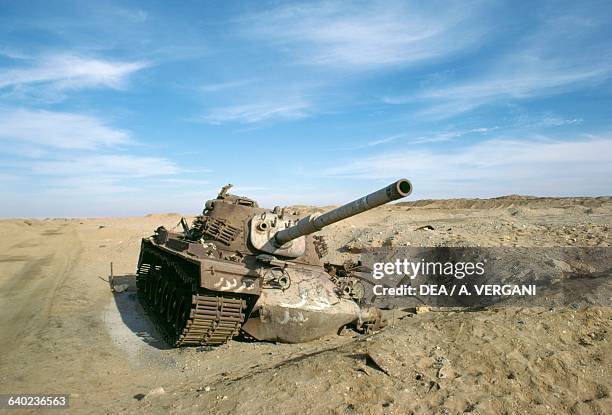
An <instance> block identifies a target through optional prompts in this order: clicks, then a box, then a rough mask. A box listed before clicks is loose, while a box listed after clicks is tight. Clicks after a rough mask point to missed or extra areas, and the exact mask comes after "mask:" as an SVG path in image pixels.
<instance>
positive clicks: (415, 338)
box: [0, 196, 612, 414]
mask: <svg viewBox="0 0 612 415" xmlns="http://www.w3.org/2000/svg"><path fill="white" fill-rule="evenodd" d="M297 209H299V210H300V211H304V212H306V211H313V210H324V209H325V208H320V209H315V208H311V207H297ZM179 219H180V215H176V214H152V215H147V216H145V217H132V218H92V219H84V218H83V219H53V218H49V219H44V220H39V219H36V220H35V219H11V220H2V221H0V232H2V235H4V237H3V238H2V239H1V240H0V298H1V301H0V314H1V316H2V319H1V320H0V325H1V333H2V336H0V352H1V353H0V393H69V394H70V408H69V409H68V411H69V412H72V413H217V414H226V413H239V414H265V413H296V414H297V413H299V414H304V413H313V414H320V413H323V414H324V413H333V414H410V413H415V414H420V413H424V414H425V413H438V414H459V413H473V414H491V413H496V414H499V413H501V414H503V413H507V414H519V413H529V414H560V413H570V414H606V413H608V414H609V413H612V397H610V393H611V392H612V375H611V374H612V345H611V342H610V336H611V335H612V308H610V307H609V306H592V305H589V304H572V305H563V306H554V307H553V306H551V307H528V306H524V307H490V308H488V309H485V310H481V311H473V310H436V309H433V310H431V311H429V312H424V313H413V312H411V311H410V310H404V311H402V310H398V312H397V315H395V314H394V316H393V321H392V323H391V324H390V325H389V326H388V327H386V328H385V329H383V330H382V331H380V332H378V333H375V334H371V335H365V336H364V335H359V334H357V333H354V332H352V331H346V332H344V333H342V335H339V336H335V337H330V338H324V339H321V340H317V341H314V342H311V343H306V344H274V343H262V342H249V341H246V340H234V341H231V342H229V343H227V344H225V345H223V346H220V347H217V348H183V349H170V348H167V347H166V346H165V345H164V343H163V342H162V341H161V340H160V339H159V337H158V335H157V334H156V332H155V330H154V329H153V328H152V327H151V325H150V324H149V322H148V320H147V318H146V315H145V314H144V312H143V310H142V308H141V307H140V305H139V303H138V301H137V298H136V295H135V288H134V284H133V281H134V277H133V274H134V272H135V270H136V263H137V260H138V251H139V247H140V239H141V238H143V237H147V236H148V235H150V234H151V233H152V231H153V230H154V229H155V228H156V227H157V226H159V225H164V226H166V227H167V228H173V227H175V226H176V225H177V223H178V221H179ZM424 225H430V227H431V228H433V229H428V228H422V229H420V230H417V228H421V227H423V226H424ZM611 226H612V198H610V197H600V198H529V197H520V196H508V197H503V198H496V199H486V200H485V199H483V200H472V199H470V200H467V199H466V200H440V201H427V200H425V201H417V202H410V203H400V204H395V205H391V206H383V207H380V208H377V209H375V210H373V211H370V212H367V213H365V214H363V215H360V216H358V217H354V218H350V219H348V220H346V221H344V222H342V223H338V224H335V225H333V226H331V227H329V228H327V229H325V230H324V231H322V234H323V235H325V236H326V238H327V241H328V245H329V248H330V258H326V259H329V260H333V261H335V262H342V261H343V260H345V259H347V258H353V259H356V258H357V257H358V256H359V254H358V253H355V252H358V251H359V249H355V248H356V247H357V248H359V247H360V246H381V245H383V244H385V243H387V244H389V243H391V244H394V245H397V246H415V247H419V246H482V247H489V246H490V247H499V246H507V247H515V246H519V247H523V246H524V247H542V246H552V247H554V246H599V247H609V246H610V242H611V238H610V227H611ZM111 261H112V262H113V267H114V274H115V275H116V276H117V281H119V282H124V283H127V284H128V285H129V288H128V289H127V291H124V292H122V293H112V292H111V290H110V288H109V283H108V275H109V267H110V262H111ZM568 265H569V266H570V267H571V266H572V264H568ZM608 287H609V285H608ZM160 388H163V391H162V389H160ZM33 412H39V410H36V411H33ZM58 412H59V411H58ZM14 413H19V411H15V412H14Z"/></svg>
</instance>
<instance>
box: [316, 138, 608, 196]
mask: <svg viewBox="0 0 612 415" xmlns="http://www.w3.org/2000/svg"><path fill="white" fill-rule="evenodd" d="M611 154H612V139H610V138H594V139H589V140H578V141H560V140H549V139H544V140H533V141H525V140H509V139H496V140H489V141H484V142H480V143H478V144H475V145H473V146H469V147H463V148H460V149H455V150H452V151H449V150H444V151H440V152H435V151H433V150H425V149H414V150H410V151H400V152H390V153H384V154H379V155H375V156H368V157H363V158H359V159H354V160H352V161H349V162H347V163H345V164H343V165H342V164H341V165H337V166H335V167H331V168H329V169H327V170H326V171H324V174H325V175H327V176H340V177H351V178H359V179H364V178H367V179H394V178H398V177H408V178H410V179H411V180H413V182H414V185H415V197H417V198H424V197H467V196H472V197H490V196H499V195H504V194H510V193H516V194H537V195H557V196H559V195H602V194H605V195H609V194H612V183H610V179H609V178H610V177H612V156H610V155H611Z"/></svg>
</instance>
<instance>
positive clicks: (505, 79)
mask: <svg viewBox="0 0 612 415" xmlns="http://www.w3.org/2000/svg"><path fill="white" fill-rule="evenodd" d="M570 12H572V10H570ZM573 12H576V13H577V14H579V13H578V11H575V10H573ZM568 13H569V12H568ZM570 14H571V13H569V14H564V15H560V16H555V17H551V18H548V19H546V20H545V21H543V22H542V23H541V24H540V25H539V26H537V29H535V30H534V31H533V32H531V33H529V34H528V35H525V36H523V37H521V38H518V39H516V40H515V43H514V44H513V45H512V47H510V48H507V49H506V50H505V51H504V53H503V54H501V55H499V56H496V57H495V58H494V59H492V60H491V61H490V62H488V63H487V62H486V61H483V63H482V64H481V65H480V68H479V70H478V71H477V72H475V73H474V75H473V76H471V77H469V78H463V79H461V78H458V79H454V80H448V82H442V83H439V84H438V85H429V86H428V87H426V88H425V89H423V90H421V91H419V92H414V93H408V94H399V95H397V96H385V97H384V98H383V100H382V101H383V102H385V103H387V104H391V105H393V104H398V105H403V104H422V105H424V109H423V110H422V111H420V112H419V113H418V114H417V115H418V116H423V115H424V116H431V117H432V118H445V117H449V116H453V115H457V114H460V113H463V112H467V111H471V110H473V109H475V108H478V107H481V106H483V105H487V104H496V103H506V102H511V101H515V100H524V99H530V98H534V97H547V96H552V95H555V94H559V93H565V92H568V91H572V90H576V89H580V88H584V87H585V86H594V85H597V84H598V83H600V82H603V81H605V80H607V79H610V78H611V77H612V49H611V48H610V45H609V42H602V41H601V37H602V36H601V35H602V32H601V31H602V30H606V28H607V27H608V25H609V22H608V21H607V20H605V19H601V18H599V17H595V18H589V19H587V20H582V19H580V18H578V17H573V16H571V15H570ZM604 38H605V39H607V37H605V36H604ZM595 57H597V58H595Z"/></svg>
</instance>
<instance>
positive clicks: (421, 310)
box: [416, 305, 431, 314]
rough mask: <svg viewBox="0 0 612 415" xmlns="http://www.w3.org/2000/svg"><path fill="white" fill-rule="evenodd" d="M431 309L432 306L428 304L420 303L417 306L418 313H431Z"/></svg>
mask: <svg viewBox="0 0 612 415" xmlns="http://www.w3.org/2000/svg"><path fill="white" fill-rule="evenodd" d="M430 311H431V307H429V306H426V305H420V306H417V308H416V313H417V314H424V313H429V312H430Z"/></svg>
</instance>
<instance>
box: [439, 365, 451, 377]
mask: <svg viewBox="0 0 612 415" xmlns="http://www.w3.org/2000/svg"><path fill="white" fill-rule="evenodd" d="M436 377H437V378H438V379H446V378H448V377H450V369H449V368H448V367H446V366H442V367H441V368H440V369H438V373H437V374H436Z"/></svg>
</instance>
